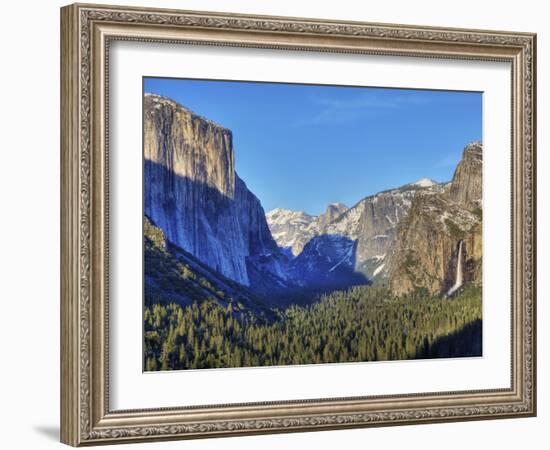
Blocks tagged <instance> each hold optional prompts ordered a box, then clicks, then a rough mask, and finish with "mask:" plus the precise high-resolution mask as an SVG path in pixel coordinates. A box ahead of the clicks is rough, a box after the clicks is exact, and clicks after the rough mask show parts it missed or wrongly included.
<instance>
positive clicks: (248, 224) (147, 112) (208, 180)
mask: <svg viewBox="0 0 550 450" xmlns="http://www.w3.org/2000/svg"><path fill="white" fill-rule="evenodd" d="M143 114H144V135H143V139H144V143H143V145H144V209H145V214H146V215H147V216H148V217H149V218H150V219H151V220H152V221H153V222H154V223H155V224H156V226H158V227H159V228H160V229H162V230H163V231H164V233H165V235H166V239H168V240H169V241H170V242H172V243H174V244H175V245H177V246H179V247H181V248H182V249H183V250H185V251H186V252H189V253H190V254H191V255H193V257H195V258H197V259H198V260H200V261H201V262H203V263H205V264H207V265H208V266H209V267H211V268H212V269H214V270H216V271H217V272H219V273H221V274H222V275H223V276H225V277H227V278H229V279H231V280H234V281H237V282H238V283H240V284H242V285H244V286H249V285H250V277H249V272H250V270H251V267H250V266H251V265H255V264H259V262H260V260H261V267H258V268H255V269H257V270H259V271H267V272H269V275H270V276H271V277H273V278H274V279H275V280H277V281H278V282H280V283H283V280H284V278H285V276H286V275H285V272H284V270H282V268H281V266H282V265H283V264H284V263H285V258H284V255H282V254H281V252H280V251H279V248H278V246H277V244H276V243H275V241H274V240H273V238H272V236H271V233H270V231H269V228H268V226H267V223H266V219H265V213H264V210H263V208H262V206H261V204H260V202H259V200H258V199H257V198H256V197H255V196H254V194H252V193H251V192H250V191H249V190H248V188H247V187H246V184H245V183H244V182H243V181H242V180H241V179H240V178H239V177H238V176H237V174H236V172H235V164H234V149H233V138H232V134H231V131H230V130H228V129H226V128H224V127H222V126H220V125H218V124H216V123H214V122H212V121H210V120H208V119H205V118H203V117H200V116H198V115H196V114H195V113H193V112H192V111H190V110H188V109H187V108H184V107H183V106H181V105H179V104H178V103H176V102H174V101H172V100H170V99H168V98H165V97H161V96H157V95H152V94H145V98H144V111H143Z"/></svg>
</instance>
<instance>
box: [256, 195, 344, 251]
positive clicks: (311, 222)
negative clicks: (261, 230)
mask: <svg viewBox="0 0 550 450" xmlns="http://www.w3.org/2000/svg"><path fill="white" fill-rule="evenodd" d="M346 210H347V206H346V205H344V204H342V203H330V204H329V205H328V206H327V209H326V211H325V212H324V213H323V214H321V215H319V216H312V215H309V214H306V213H305V212H303V211H292V210H290V209H283V208H276V209H273V210H271V211H269V212H268V213H267V214H266V219H267V224H268V226H269V229H270V230H271V235H272V236H273V239H275V242H277V245H278V246H279V247H280V248H282V249H284V250H285V251H287V252H288V255H289V256H291V257H296V256H298V255H299V254H300V253H301V252H302V250H303V248H304V246H305V245H306V244H307V243H308V242H309V241H310V240H311V239H312V238H313V237H315V236H317V235H319V234H321V233H323V230H324V228H325V227H326V226H327V225H328V224H329V223H331V222H332V221H333V220H335V219H336V218H338V216H340V215H341V214H342V213H343V212H344V211H346Z"/></svg>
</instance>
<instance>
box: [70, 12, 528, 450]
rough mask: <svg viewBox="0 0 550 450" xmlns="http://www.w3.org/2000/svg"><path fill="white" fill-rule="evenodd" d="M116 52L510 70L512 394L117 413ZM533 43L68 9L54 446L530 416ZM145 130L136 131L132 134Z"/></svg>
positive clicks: (367, 26) (482, 34)
mask: <svg viewBox="0 0 550 450" xmlns="http://www.w3.org/2000/svg"><path fill="white" fill-rule="evenodd" d="M115 41H136V42H156V43H166V44H189V45H193V44H197V43H199V44H201V45H212V46H221V47H239V48H259V49H270V50H277V49H280V50H293V51H298V52H299V51H313V52H329V53H354V54H358V55H361V54H365V55H387V56H410V57H416V58H436V59H449V60H453V59H459V60H464V61H472V62H475V61H503V62H507V63H510V65H511V71H512V73H511V79H512V85H511V99H512V105H511V110H512V117H511V129H512V139H511V142H512V144H511V147H512V148H511V157H512V173H511V180H512V183H511V186H510V190H511V198H512V205H511V209H512V210H511V222H512V223H511V230H512V233H511V234H512V236H511V247H512V255H511V261H512V267H511V292H512V295H511V297H512V298H511V303H510V307H511V361H510V370H511V376H510V378H511V385H510V387H509V388H505V389H503V388H498V389H483V390H472V391H451V392H425V393H415V392H411V393H407V394H398V395H386V396H360V395H358V396H354V397H346V398H330V399H311V400H309V399H308V400H285V401H280V402H271V401H270V402H265V401H262V399H258V401H259V402H257V403H244V402H243V403H236V404H230V405H227V404H225V405H223V404H222V405H212V406H210V405H209V406H204V407H197V406H193V407H187V406H185V405H181V406H180V407H174V408H157V409H145V408H144V409H138V410H113V409H112V408H111V407H110V387H109V295H108V292H109V283H110V279H109V265H108V261H109V233H108V230H109V214H108V211H109V196H108V192H109V183H110V179H109V145H108V138H109V109H108V99H109V78H108V77H109V72H108V68H109V58H110V45H111V44H112V43H113V42H115ZM535 89H536V35H534V34H531V33H517V32H503V31H485V30H467V29H447V28H433V27H420V26H405V25H386V24H374V23H359V22H336V21H328V20H315V19H301V18H287V17H260V16H249V15H241V14H228V13H210V12H195V11H174V10H162V9H143V8H131V7H115V6H105V5H103V6H99V5H86V4H74V5H70V6H66V7H64V8H62V9H61V242H62V245H61V441H62V442H64V443H66V444H69V445H72V446H81V445H97V444H113V443H123V442H138V441H147V440H165V439H192V438H199V437H216V436H231V435H247V434H262V433H278V432H298V431H314V430H327V429H341V428H353V427H369V426H383V425H400V424H422V423H433V422H447V421H460V420H480V419H497V418H506V417H530V416H534V415H535V414H536V334H535V333H536V305H535V299H536V210H535V205H536V186H535V183H536V157H535V151H536V115H535V114H536V110H535V108H536V100H535V98H536V95H535ZM137 132H140V131H137Z"/></svg>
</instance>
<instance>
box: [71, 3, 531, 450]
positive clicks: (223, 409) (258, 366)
mask: <svg viewBox="0 0 550 450" xmlns="http://www.w3.org/2000/svg"><path fill="white" fill-rule="evenodd" d="M535 55H536V36H535V35H534V34H531V33H517V32H503V31H485V30H466V29H446V28H432V27H421V26H405V25H385V24H372V23H359V22H346V23H343V22H334V21H328V20H315V19H298V18H285V17H259V16H248V15H240V14H227V13H210V12H196V11H174V10H158V9H143V8H130V7H111V6H105V5H104V6H95V5H81V4H76V5H71V6H67V7H64V8H62V9H61V60H62V61H61V90H62V98H61V107H62V108H61V110H62V116H61V176H62V180H61V181H62V183H61V184H62V192H61V205H62V211H61V227H62V231H61V232H62V248H61V263H62V268H61V269H62V270H61V274H62V275H61V295H62V297H61V315H62V317H61V319H62V320H61V327H62V328H61V355H62V358H61V359H62V360H61V368H62V371H61V440H62V442H64V443H66V444H70V445H73V446H80V445H91V444H110V443H122V442H137V441H144V440H160V439H190V438H199V437H216V436H230V435H243V434H259V433H276V432H296V431H313V430H326V429H336V428H346V427H347V428H350V427H367V426H382V425H384V426H385V425H400V424H421V423H428V422H443V421H459V420H476V419H496V418H504V417H529V416H533V415H535V414H536V367H535V365H536V352H535V341H536V339H535V323H536V317H535V297H536V296H535V277H536V271H535V260H536V258H535V252H536V251H535V242H536V240H535V232H536V212H535V198H536V191H535V179H536V176H535V160H536V158H535V145H536V130H535V125H536V123H535V87H536V74H535V68H536V63H535Z"/></svg>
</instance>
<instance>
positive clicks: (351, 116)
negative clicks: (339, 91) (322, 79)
mask: <svg viewBox="0 0 550 450" xmlns="http://www.w3.org/2000/svg"><path fill="white" fill-rule="evenodd" d="M311 101H312V102H313V103H314V104H315V105H317V106H318V107H319V109H318V112H317V113H315V114H314V115H312V116H311V117H308V118H304V120H303V121H301V123H300V125H322V124H325V123H344V122H350V121H354V120H359V119H365V118H369V117H374V116H377V115H379V114H383V113H385V112H389V111H395V110H399V109H402V108H405V107H410V106H421V105H425V104H427V103H428V102H429V99H427V98H426V97H425V96H419V95H418V94H412V93H408V92H405V91H403V92H399V91H397V92H391V93H388V92H387V91H380V92H376V91H371V92H364V93H362V94H361V95H358V96H356V97H353V98H342V99H338V98H330V97H320V96H316V97H312V98H311Z"/></svg>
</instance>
